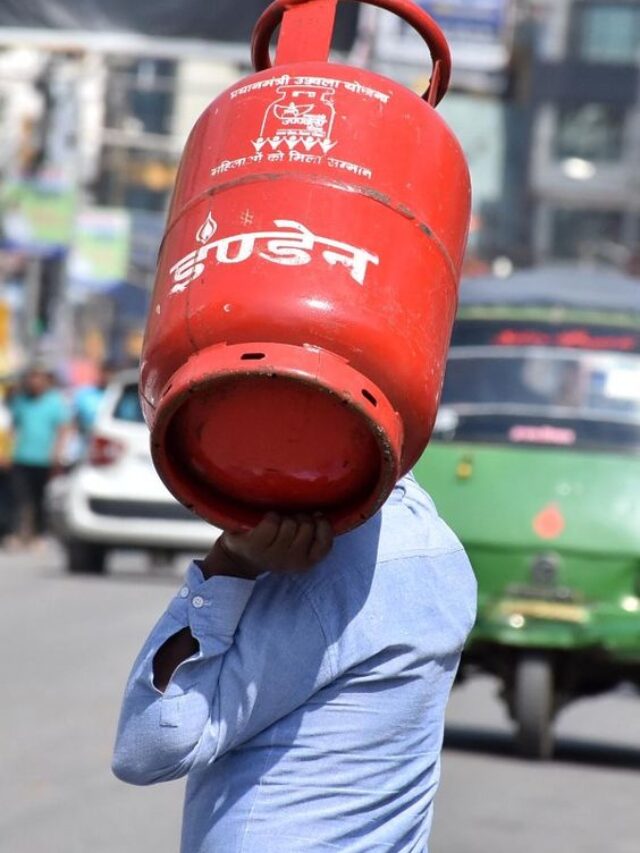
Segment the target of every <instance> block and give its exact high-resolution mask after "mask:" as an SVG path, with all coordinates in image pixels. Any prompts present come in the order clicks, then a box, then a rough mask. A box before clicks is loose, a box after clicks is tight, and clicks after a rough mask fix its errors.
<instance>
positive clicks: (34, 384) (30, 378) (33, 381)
mask: <svg viewBox="0 0 640 853" xmlns="http://www.w3.org/2000/svg"><path fill="white" fill-rule="evenodd" d="M51 385H52V379H51V374H50V373H49V371H48V370H46V368H44V367H41V366H39V365H34V366H32V367H30V368H29V369H28V370H27V372H26V374H25V377H24V390H25V391H26V393H27V394H28V395H29V396H30V397H39V396H40V395H41V394H44V393H45V391H48V390H49V388H51Z"/></svg>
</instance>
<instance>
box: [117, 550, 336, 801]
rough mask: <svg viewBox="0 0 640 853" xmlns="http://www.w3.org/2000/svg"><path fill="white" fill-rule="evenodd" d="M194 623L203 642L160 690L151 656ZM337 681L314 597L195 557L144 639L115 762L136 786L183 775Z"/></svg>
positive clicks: (276, 580) (194, 632) (195, 632)
mask: <svg viewBox="0 0 640 853" xmlns="http://www.w3.org/2000/svg"><path fill="white" fill-rule="evenodd" d="M187 626H188V627H189V628H190V631H191V634H192V635H193V637H194V638H195V639H196V640H197V641H198V644H199V650H198V652H197V653H196V654H195V655H193V656H192V657H191V658H189V659H188V660H186V661H184V662H183V663H182V664H180V666H179V667H178V669H177V670H176V671H175V672H174V674H173V676H172V678H171V680H170V682H169V684H168V686H167V688H166V690H165V691H164V693H161V692H160V691H159V690H158V689H157V688H156V687H155V686H154V684H153V659H154V656H155V654H156V653H157V651H158V649H159V648H160V647H161V646H162V645H163V643H164V642H165V641H166V640H167V639H168V638H169V637H171V636H172V635H173V634H175V633H177V632H178V631H180V630H182V629H183V628H185V627H187ZM330 680H332V668H331V664H330V661H329V657H328V649H327V643H326V640H325V637H324V634H323V631H322V626H321V624H320V622H319V620H318V617H317V615H316V613H315V610H314V608H313V606H312V604H311V602H310V601H309V600H308V599H307V598H306V596H305V594H304V593H303V592H301V591H300V590H299V589H298V587H296V586H295V584H292V583H290V582H289V581H288V579H287V578H278V577H274V576H269V575H267V576H264V577H263V578H260V579H258V581H248V580H244V579H241V578H231V577H213V578H209V579H208V580H203V578H202V574H201V572H200V570H199V568H198V567H197V565H196V564H195V563H192V564H191V566H190V567H189V570H188V573H187V577H186V581H185V584H184V585H183V587H182V588H181V589H180V591H179V592H178V594H177V596H176V597H175V598H174V599H173V601H172V602H171V603H170V605H169V607H168V608H167V610H166V612H165V613H164V615H163V616H162V617H161V619H160V621H159V622H158V623H157V625H156V626H155V628H154V629H153V631H152V632H151V635H150V636H149V638H148V639H147V641H146V643H145V645H144V646H143V648H142V650H141V652H140V654H139V656H138V659H137V660H136V662H135V664H134V667H133V670H132V673H131V675H130V678H129V681H128V683H127V687H126V690H125V696H124V700H123V705H122V711H121V716H120V722H119V726H118V734H117V738H116V745H115V750H114V759H113V770H114V773H115V774H116V776H118V778H120V779H122V780H123V781H126V782H130V783H132V784H139V785H144V784H152V783H155V782H161V781H166V780H170V779H176V778H179V777H181V776H184V775H185V774H186V773H188V772H189V770H190V769H191V768H192V767H193V766H194V765H195V764H198V763H205V762H211V761H215V760H216V759H217V758H219V757H220V756H221V755H223V754H224V753H225V752H227V751H228V750H229V749H232V748H233V747H235V746H237V745H239V744H241V743H243V742H244V741H246V740H249V739H250V738H251V737H253V736H254V735H255V734H257V733H258V732H260V731H262V730H263V729H265V728H267V727H268V726H269V725H271V724H272V723H274V722H276V720H278V719H280V718H282V717H283V716H285V715H286V714H288V713H290V712H291V711H293V710H294V709H295V708H297V707H299V706H300V705H302V704H303V703H304V702H306V700H307V699H308V698H309V697H310V696H311V695H313V694H314V693H315V692H316V691H317V690H318V689H320V688H321V687H322V686H324V684H326V683H328V682H329V681H330Z"/></svg>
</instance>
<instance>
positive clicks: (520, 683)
mask: <svg viewBox="0 0 640 853" xmlns="http://www.w3.org/2000/svg"><path fill="white" fill-rule="evenodd" d="M513 699H514V712H515V714H514V716H515V720H516V724H517V727H518V728H517V733H516V746H517V750H518V753H519V754H520V755H521V756H522V757H523V758H535V759H538V760H539V761H544V760H545V759H548V758H551V756H552V755H553V728H552V724H553V712H554V678H553V666H552V665H551V661H550V660H549V658H548V657H546V656H545V655H536V654H531V655H525V656H523V657H521V658H520V659H519V660H518V662H517V664H516V671H515V681H514V697H513Z"/></svg>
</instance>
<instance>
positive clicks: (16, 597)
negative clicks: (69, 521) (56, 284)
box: [0, 548, 640, 853]
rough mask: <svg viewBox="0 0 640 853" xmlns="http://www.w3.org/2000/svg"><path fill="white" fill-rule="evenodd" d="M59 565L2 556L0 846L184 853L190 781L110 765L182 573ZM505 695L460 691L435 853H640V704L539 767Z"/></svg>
mask: <svg viewBox="0 0 640 853" xmlns="http://www.w3.org/2000/svg"><path fill="white" fill-rule="evenodd" d="M61 566H62V563H61V558H60V555H59V553H58V552H57V550H56V549H55V548H52V549H51V550H50V551H48V552H46V553H44V554H40V555H32V554H30V555H2V554H0V625H1V626H2V627H1V635H0V636H1V637H2V665H1V668H0V671H1V672H2V689H3V693H4V696H3V701H2V705H1V710H0V739H1V743H0V760H1V771H0V850H1V851H3V853H5V852H6V853H176V851H177V850H178V838H179V822H180V811H181V799H182V790H183V789H182V783H179V782H178V783H170V784H167V785H161V786H156V787H154V788H130V787H128V786H126V785H123V784H122V783H120V782H118V781H117V780H116V779H115V778H113V777H112V776H111V773H110V770H109V762H110V755H111V747H112V741H113V735H114V730H115V725H116V719H117V714H118V709H119V703H120V697H121V691H122V687H123V685H124V682H125V679H126V676H127V673H128V670H129V667H130V665H131V663H132V660H133V658H134V656H135V653H136V651H137V649H138V647H139V645H140V643H141V641H142V639H143V637H144V636H145V634H146V632H147V631H148V629H149V628H150V627H151V625H152V624H153V622H154V621H155V620H156V618H157V617H158V615H159V614H160V612H161V611H162V609H163V608H164V606H165V604H166V602H167V600H168V599H169V597H170V596H171V595H172V594H173V590H174V589H175V587H176V585H177V584H178V582H179V575H180V571H181V567H180V566H175V567H164V568H163V569H155V570H149V569H148V568H147V566H146V564H145V561H144V559H142V558H140V557H135V556H127V555H122V556H116V557H115V559H114V560H113V563H112V572H111V574H110V576H109V577H106V578H88V577H84V578H78V577H69V576H67V575H65V574H64V572H63V571H62V568H61ZM495 691H496V684H495V683H494V682H493V681H492V680H490V679H477V680H475V681H473V682H469V683H467V684H465V685H462V686H461V687H459V688H457V689H456V690H455V691H454V694H453V698H452V701H451V703H450V708H449V723H448V729H447V745H446V749H445V752H444V759H443V775H442V784H441V788H440V792H439V794H438V798H437V801H436V812H435V822H434V829H433V833H432V839H431V846H430V849H431V853H513V851H518V853H637V851H638V850H640V809H639V804H640V697H638V696H637V695H634V694H632V693H631V692H630V691H629V692H624V691H623V692H619V693H616V694H615V695H609V696H605V697H602V698H598V699H592V700H589V701H584V702H580V703H576V704H575V705H574V706H572V707H571V708H570V709H568V710H567V711H565V713H564V714H563V715H562V716H561V718H560V719H559V721H558V727H557V731H558V738H559V740H558V742H559V748H558V756H557V758H556V760H555V761H554V762H552V763H548V764H538V763H531V762H526V761H522V760H519V759H518V758H516V757H515V756H514V755H513V752H512V746H511V740H510V726H509V723H508V721H507V719H506V717H505V715H504V712H503V710H502V707H501V705H500V704H499V702H498V701H497V700H496V699H495V697H494V694H495ZM220 853H226V851H220ZM283 853H291V851H283Z"/></svg>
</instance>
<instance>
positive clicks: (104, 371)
mask: <svg viewBox="0 0 640 853" xmlns="http://www.w3.org/2000/svg"><path fill="white" fill-rule="evenodd" d="M116 372H117V368H116V366H115V365H114V364H111V363H110V362H104V363H103V364H101V365H100V366H99V367H98V370H97V376H96V380H95V382H92V383H91V384H89V385H82V386H81V387H80V388H78V390H77V391H76V393H75V395H74V397H73V420H74V424H75V428H76V437H77V447H76V457H77V459H76V461H79V460H81V459H82V458H83V457H84V456H85V455H86V452H87V449H88V446H89V437H90V435H91V430H92V429H93V424H94V422H95V419H96V416H97V414H98V409H99V408H100V404H101V403H102V399H103V397H104V392H105V390H106V388H107V385H108V384H109V382H110V381H111V379H112V378H113V376H114V374H115V373H116Z"/></svg>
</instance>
